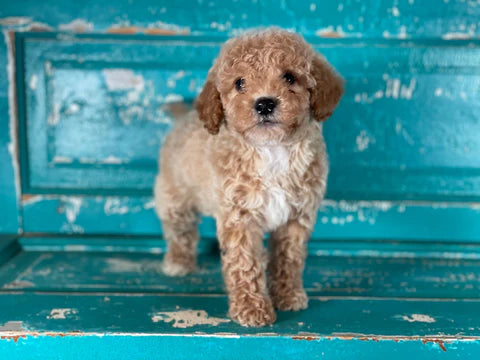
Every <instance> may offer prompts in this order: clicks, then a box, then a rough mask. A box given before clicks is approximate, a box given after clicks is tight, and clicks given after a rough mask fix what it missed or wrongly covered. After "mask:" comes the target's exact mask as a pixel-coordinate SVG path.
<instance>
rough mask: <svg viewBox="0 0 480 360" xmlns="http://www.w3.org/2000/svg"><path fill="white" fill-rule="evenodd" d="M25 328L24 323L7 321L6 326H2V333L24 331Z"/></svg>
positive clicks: (0, 330)
mask: <svg viewBox="0 0 480 360" xmlns="http://www.w3.org/2000/svg"><path fill="white" fill-rule="evenodd" d="M23 330H25V328H24V327H23V322H22V321H7V322H6V323H5V324H3V325H0V332H3V331H23Z"/></svg>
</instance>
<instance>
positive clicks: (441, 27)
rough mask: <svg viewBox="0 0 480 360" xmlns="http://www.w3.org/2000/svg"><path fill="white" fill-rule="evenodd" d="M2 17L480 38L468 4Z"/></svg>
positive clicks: (24, 11)
mask: <svg viewBox="0 0 480 360" xmlns="http://www.w3.org/2000/svg"><path fill="white" fill-rule="evenodd" d="M312 4H313V5H314V6H312ZM273 10H274V11H273ZM0 16H2V17H8V16H16V17H18V16H29V17H31V19H26V20H24V21H23V25H24V26H25V27H27V26H28V25H29V24H31V23H32V22H37V23H41V24H43V25H44V26H49V27H50V28H51V29H52V30H58V29H60V30H62V29H63V30H64V31H66V32H68V31H71V28H72V26H70V27H68V26H65V25H68V24H70V23H71V22H72V21H73V20H75V19H81V20H83V21H84V22H85V23H86V24H85V25H84V26H83V27H77V28H79V29H81V30H83V31H87V32H105V31H107V30H108V29H112V28H114V29H116V28H117V29H118V28H121V27H128V26H136V27H138V28H139V29H138V30H139V32H141V31H142V30H144V29H152V28H153V29H169V30H173V31H179V32H189V33H191V34H195V35H197V34H205V33H228V34H232V33H236V32H238V31H241V30H244V29H248V28H251V27H257V26H268V25H277V26H282V27H285V28H289V29H294V30H296V31H299V32H302V33H305V34H308V35H314V34H316V33H317V34H318V35H323V36H327V35H329V33H332V32H333V33H334V35H335V34H336V35H337V36H345V37H352V38H358V37H368V38H382V37H386V38H396V37H399V38H441V37H444V38H452V37H455V36H457V37H460V36H463V37H470V38H472V37H475V36H478V35H479V34H480V29H478V27H477V26H478V22H477V19H478V17H479V16H480V8H479V6H478V3H476V2H474V1H470V2H467V1H462V0H450V1H448V2H445V1H435V0H429V1H422V2H418V1H414V2H412V1H409V0H389V1H381V2H380V1H376V0H367V1H356V0H345V1H340V2H338V1H294V0H286V1H282V2H280V3H279V2H278V1H275V0H264V1H251V0H239V1H235V2H228V3H226V2H224V1H222V0H212V1H198V0H185V1H183V2H182V3H181V4H177V3H172V2H171V1H169V0H159V1H155V2H154V3H152V1H149V0H138V1H135V2H134V3H133V2H131V1H129V0H119V1H115V3H114V4H111V5H106V4H105V3H83V2H74V3H67V4H66V3H65V2H64V1H61V0H46V1H42V2H41V3H39V2H37V1H35V0H25V1H23V2H22V7H21V8H19V7H18V6H16V4H15V3H5V4H2V9H0ZM37 26H38V25H37Z"/></svg>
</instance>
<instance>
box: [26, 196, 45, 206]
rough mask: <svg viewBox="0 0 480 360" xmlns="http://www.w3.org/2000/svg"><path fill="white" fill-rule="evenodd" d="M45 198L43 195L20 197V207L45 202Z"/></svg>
mask: <svg viewBox="0 0 480 360" xmlns="http://www.w3.org/2000/svg"><path fill="white" fill-rule="evenodd" d="M46 198H47V197H46V196H44V195H25V194H24V195H22V199H21V200H22V205H23V206H28V205H32V204H35V203H38V202H41V201H43V200H45V199H46Z"/></svg>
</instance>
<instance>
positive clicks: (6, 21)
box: [0, 16, 32, 26]
mask: <svg viewBox="0 0 480 360" xmlns="http://www.w3.org/2000/svg"><path fill="white" fill-rule="evenodd" d="M30 22H32V18H31V17H27V16H9V17H5V18H1V19H0V25H2V26H24V25H27V24H29V23H30Z"/></svg>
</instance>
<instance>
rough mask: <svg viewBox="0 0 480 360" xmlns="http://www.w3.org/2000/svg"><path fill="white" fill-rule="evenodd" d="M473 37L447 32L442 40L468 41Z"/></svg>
mask: <svg viewBox="0 0 480 360" xmlns="http://www.w3.org/2000/svg"><path fill="white" fill-rule="evenodd" d="M472 36H473V34H472V33H463V32H449V33H446V34H443V35H442V39H443V40H468V39H471V38H472Z"/></svg>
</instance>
